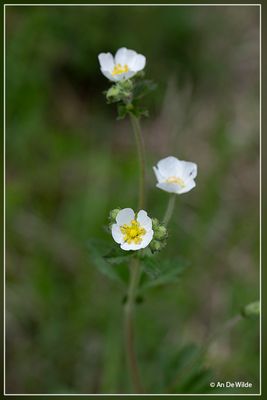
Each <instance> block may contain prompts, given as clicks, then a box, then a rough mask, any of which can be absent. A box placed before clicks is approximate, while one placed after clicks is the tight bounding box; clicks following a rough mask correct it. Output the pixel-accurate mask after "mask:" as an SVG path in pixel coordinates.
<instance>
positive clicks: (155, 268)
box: [139, 257, 188, 291]
mask: <svg viewBox="0 0 267 400" xmlns="http://www.w3.org/2000/svg"><path fill="white" fill-rule="evenodd" d="M141 261H142V264H143V270H144V272H145V275H143V279H142V280H141V285H140V290H139V291H144V290H146V289H149V288H152V287H156V286H163V285H166V284H173V283H176V282H178V281H179V279H180V277H181V275H182V273H183V272H184V270H185V269H186V267H187V266H188V263H187V262H186V261H185V260H182V259H179V258H176V259H172V260H157V259H155V258H154V257H144V258H143V259H142V260H141Z"/></svg>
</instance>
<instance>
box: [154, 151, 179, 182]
mask: <svg viewBox="0 0 267 400" xmlns="http://www.w3.org/2000/svg"><path fill="white" fill-rule="evenodd" d="M157 166H158V169H159V172H160V173H161V175H163V176H164V177H165V178H169V177H170V176H178V177H179V176H181V172H182V165H181V161H180V160H178V158H176V157H172V156H170V157H166V158H163V159H162V160H160V161H159V162H158V164H157Z"/></svg>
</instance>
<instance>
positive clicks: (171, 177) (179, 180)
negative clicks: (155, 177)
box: [166, 176, 185, 187]
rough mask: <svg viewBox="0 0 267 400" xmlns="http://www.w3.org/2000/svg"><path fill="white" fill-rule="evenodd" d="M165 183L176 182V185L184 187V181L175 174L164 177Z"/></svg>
mask: <svg viewBox="0 0 267 400" xmlns="http://www.w3.org/2000/svg"><path fill="white" fill-rule="evenodd" d="M166 183H176V184H177V185H180V186H182V187H185V183H184V181H183V180H182V179H181V178H177V177H176V176H170V177H169V178H168V179H166Z"/></svg>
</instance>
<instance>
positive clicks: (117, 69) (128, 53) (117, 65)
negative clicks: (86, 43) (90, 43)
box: [98, 47, 146, 82]
mask: <svg viewBox="0 0 267 400" xmlns="http://www.w3.org/2000/svg"><path fill="white" fill-rule="evenodd" d="M98 60H99V63H100V67H101V68H100V69H101V72H102V74H103V75H105V77H106V78H108V79H109V80H110V81H113V82H118V81H120V80H122V79H129V78H131V77H132V76H134V75H135V74H136V73H137V72H138V71H141V70H142V69H144V68H145V65H146V58H145V56H143V55H142V54H137V53H136V51H134V50H128V49H126V47H122V48H121V49H119V50H118V51H117V53H116V55H115V57H113V55H112V54H111V53H100V54H99V55H98Z"/></svg>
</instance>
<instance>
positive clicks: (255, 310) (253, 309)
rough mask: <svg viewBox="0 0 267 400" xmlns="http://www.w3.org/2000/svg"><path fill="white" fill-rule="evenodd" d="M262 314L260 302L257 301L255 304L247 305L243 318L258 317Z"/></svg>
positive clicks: (243, 311) (243, 310)
mask: <svg viewBox="0 0 267 400" xmlns="http://www.w3.org/2000/svg"><path fill="white" fill-rule="evenodd" d="M259 314H260V303H259V301H255V302H253V303H250V304H247V305H246V306H245V307H244V308H243V309H242V315H243V317H248V318H252V317H257V316H258V315H259Z"/></svg>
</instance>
